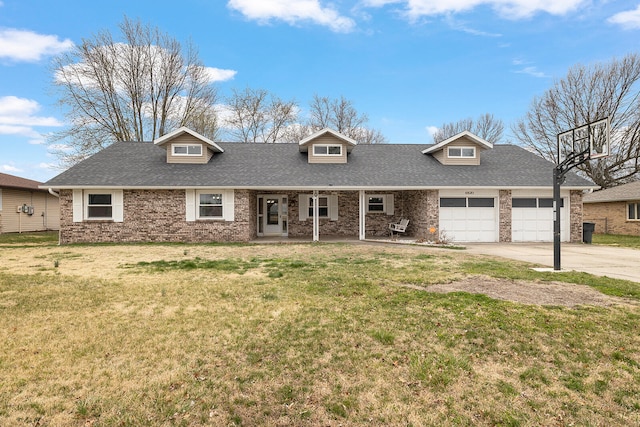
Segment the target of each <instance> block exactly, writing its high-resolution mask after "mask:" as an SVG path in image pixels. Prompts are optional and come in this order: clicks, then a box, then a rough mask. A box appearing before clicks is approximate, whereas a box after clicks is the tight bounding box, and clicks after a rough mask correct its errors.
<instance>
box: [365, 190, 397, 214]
mask: <svg viewBox="0 0 640 427" xmlns="http://www.w3.org/2000/svg"><path fill="white" fill-rule="evenodd" d="M371 197H378V198H381V199H382V210H381V211H372V210H370V209H369V198H371ZM365 202H366V204H367V206H366V212H367V213H368V214H387V215H393V211H394V206H393V194H367V195H366V196H365Z"/></svg>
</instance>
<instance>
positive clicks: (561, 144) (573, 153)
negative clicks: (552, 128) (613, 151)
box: [558, 117, 611, 164]
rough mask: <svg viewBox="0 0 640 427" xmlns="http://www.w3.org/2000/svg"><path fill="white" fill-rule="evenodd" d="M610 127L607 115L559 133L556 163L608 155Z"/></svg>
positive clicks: (593, 158) (599, 157)
mask: <svg viewBox="0 0 640 427" xmlns="http://www.w3.org/2000/svg"><path fill="white" fill-rule="evenodd" d="M610 127H611V125H610V123H609V118H608V117H607V118H604V119H601V120H596V121H595V122H591V123H587V124H586V125H582V126H578V127H577V128H574V129H571V130H568V131H565V132H562V133H559V134H558V164H562V163H564V162H567V161H568V162H573V161H574V160H582V161H585V160H596V159H601V158H603V157H607V156H608V155H609V142H610V141H609V139H610V138H609V132H610V130H609V129H610ZM580 163H581V162H580Z"/></svg>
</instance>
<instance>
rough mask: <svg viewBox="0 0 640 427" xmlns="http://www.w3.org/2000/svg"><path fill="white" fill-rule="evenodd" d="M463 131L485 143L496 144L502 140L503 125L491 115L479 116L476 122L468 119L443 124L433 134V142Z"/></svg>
mask: <svg viewBox="0 0 640 427" xmlns="http://www.w3.org/2000/svg"><path fill="white" fill-rule="evenodd" d="M464 131H469V132H471V133H473V134H474V135H476V136H479V137H480V138H482V139H484V140H485V141H488V142H490V143H492V144H496V143H498V142H500V140H501V139H502V132H503V131H504V124H503V123H502V120H500V119H496V118H495V117H493V114H489V113H486V114H483V115H481V116H480V117H478V119H477V120H473V119H472V118H471V117H468V118H466V119H462V120H458V121H457V122H451V123H445V124H443V125H442V126H441V127H440V128H439V129H438V131H437V132H436V133H434V134H433V142H434V143H436V144H437V143H438V142H441V141H444V140H445V139H448V138H451V137H452V136H454V135H457V134H459V133H460V132H464Z"/></svg>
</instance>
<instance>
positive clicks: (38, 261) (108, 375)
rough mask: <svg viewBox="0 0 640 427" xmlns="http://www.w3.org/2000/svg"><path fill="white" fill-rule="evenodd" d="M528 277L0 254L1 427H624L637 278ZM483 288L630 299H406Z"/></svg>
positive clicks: (170, 252) (272, 260) (257, 249)
mask: <svg viewBox="0 0 640 427" xmlns="http://www.w3.org/2000/svg"><path fill="white" fill-rule="evenodd" d="M527 267H528V266H527V264H524V263H518V262H498V261H495V260H493V259H490V258H484V257H474V256H470V255H468V254H465V253H464V251H447V250H434V249H431V250H430V249H425V248H416V247H406V248H405V247H398V246H374V245H348V244H316V245H311V244H300V245H246V246H242V245H231V246H220V245H218V246H208V245H183V246H178V245H147V246H145V245H113V246H105V247H93V246H90V245H85V246H83V245H80V246H77V245H74V246H71V247H58V246H55V245H49V246H43V247H28V248H3V249H2V251H0V342H2V343H3V344H2V346H0V425H3V426H5V425H7V426H14V425H15V426H22V425H52V426H53V425H76V426H85V425H92V426H112V425H124V426H141V425H142V426H145V425H147V426H157V425H167V426H174V425H179V426H199V425H222V426H228V425H247V426H251V425H310V426H311V425H313V426H315V425H327V426H333V425H335V426H337V425H354V426H360V425H362V426H365V425H366V426H370V425H403V426H442V425H464V426H471V425H485V426H538V425H554V426H555V425H567V426H568V425H582V426H588V425H592V426H596V425H608V426H609V425H611V426H628V425H638V424H640V334H638V323H639V321H640V307H639V305H638V304H639V303H640V292H639V291H638V288H639V287H640V285H638V284H633V283H631V282H625V281H621V280H614V279H600V278H597V277H594V276H589V275H586V274H582V273H581V274H577V273H556V274H555V275H551V274H548V273H536V272H533V271H531V270H529V269H528V268H527ZM485 275H486V276H485ZM487 276H494V277H504V278H508V279H509V280H513V279H525V280H531V281H546V280H550V279H551V278H552V279H554V280H563V281H565V282H567V283H585V284H588V285H590V286H593V287H595V288H598V287H602V288H603V289H605V290H606V291H607V292H608V293H610V294H612V295H626V296H627V297H628V298H629V299H628V303H624V304H619V305H612V306H607V307H595V306H582V307H578V308H566V307H559V306H538V305H526V304H519V303H515V302H508V301H498V300H494V299H491V298H488V297H486V296H483V295H472V294H468V293H461V292H457V293H449V294H439V293H430V292H426V291H424V290H421V289H419V288H420V287H424V288H427V289H428V287H429V286H430V285H432V284H436V283H447V282H450V281H454V280H457V279H462V278H467V279H468V278H470V277H475V278H476V279H477V280H483V277H487ZM407 285H411V286H413V287H414V288H409V287H407ZM558 286H562V285H561V284H559V285H558ZM416 288H418V289H416Z"/></svg>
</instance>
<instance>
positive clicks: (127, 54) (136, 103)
mask: <svg viewBox="0 0 640 427" xmlns="http://www.w3.org/2000/svg"><path fill="white" fill-rule="evenodd" d="M119 28H120V32H121V38H122V41H116V40H115V39H114V38H113V36H112V35H111V33H109V32H108V31H102V32H100V33H98V34H97V35H95V36H94V37H93V38H91V39H85V40H83V42H82V44H81V45H78V46H76V47H75V48H74V49H73V50H72V51H70V52H67V53H64V54H62V55H60V56H58V57H56V58H55V59H54V62H53V70H54V82H53V84H54V87H55V89H57V92H58V93H59V100H58V103H59V104H60V105H61V106H62V107H64V108H65V109H66V113H65V114H66V116H67V119H68V122H69V123H70V125H69V127H68V128H67V129H65V130H63V131H61V132H59V133H57V134H55V135H53V137H52V138H51V142H57V143H60V142H62V143H63V144H65V145H67V146H71V147H72V151H71V152H68V151H64V152H59V153H58V154H59V156H60V160H61V161H62V162H63V163H64V164H73V163H75V162H77V161H79V160H82V159H83V158H85V157H87V156H88V155H90V154H92V153H94V152H96V151H98V150H99V149H101V148H103V147H104V146H106V145H109V144H111V143H112V142H114V141H143V140H153V139H155V138H156V137H158V136H161V135H164V134H165V133H168V132H170V131H172V130H174V129H176V128H178V127H180V126H186V125H189V126H191V127H192V128H193V129H194V130H196V131H197V132H201V133H203V134H204V135H205V136H208V137H215V135H216V133H217V127H216V126H215V121H213V122H211V121H210V119H212V118H213V117H214V115H212V112H213V106H214V104H215V101H216V90H215V88H214V87H213V86H212V84H211V79H210V77H209V75H208V72H207V69H206V68H205V67H204V66H203V64H202V62H201V61H200V59H199V57H198V53H197V50H196V49H195V48H194V47H193V46H192V45H191V44H190V43H189V44H188V45H187V46H186V49H184V50H183V48H182V46H181V44H180V43H179V42H178V41H177V40H175V39H174V38H172V37H170V36H169V35H167V34H166V33H163V32H161V31H160V30H159V29H158V28H156V27H151V26H148V25H143V24H142V23H141V22H140V21H131V20H129V19H128V18H126V17H125V18H124V21H123V22H122V23H121V24H120V26H119ZM205 118H206V120H205Z"/></svg>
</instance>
